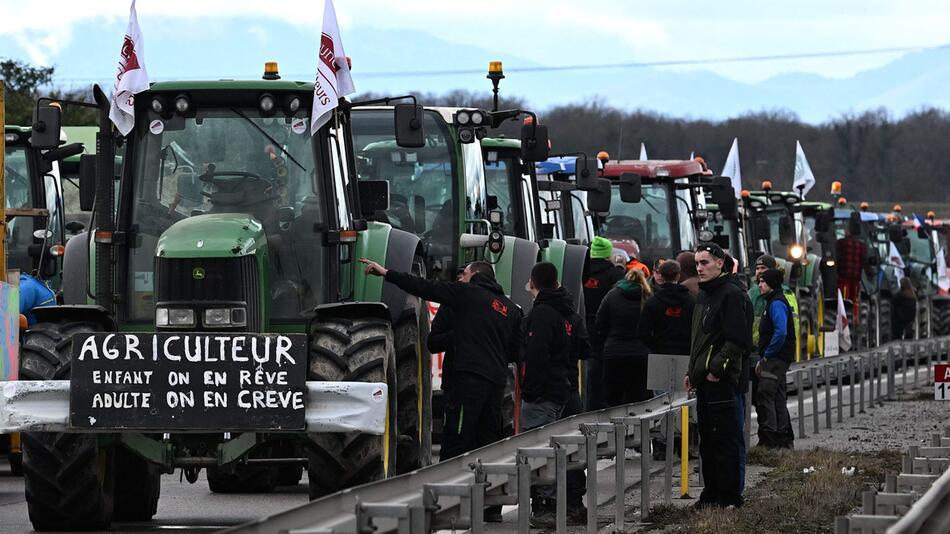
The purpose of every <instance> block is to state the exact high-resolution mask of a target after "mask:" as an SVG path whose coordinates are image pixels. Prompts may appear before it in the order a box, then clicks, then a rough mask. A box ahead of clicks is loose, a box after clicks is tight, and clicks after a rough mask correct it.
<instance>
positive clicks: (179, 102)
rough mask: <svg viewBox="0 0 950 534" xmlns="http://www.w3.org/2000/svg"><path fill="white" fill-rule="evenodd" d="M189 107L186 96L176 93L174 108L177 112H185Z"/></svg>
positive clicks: (189, 103)
mask: <svg viewBox="0 0 950 534" xmlns="http://www.w3.org/2000/svg"><path fill="white" fill-rule="evenodd" d="M189 108H191V102H189V101H188V97H187V96H185V95H178V96H176V97H175V109H176V110H177V111H178V113H182V114H184V113H187V112H188V109H189Z"/></svg>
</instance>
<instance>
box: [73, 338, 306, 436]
mask: <svg viewBox="0 0 950 534" xmlns="http://www.w3.org/2000/svg"><path fill="white" fill-rule="evenodd" d="M306 339H307V338H306V336H305V335H302V334H243V333H221V332H204V333H194V332H182V333H166V332H162V333H153V334H144V333H112V334H103V333H97V334H85V335H77V336H76V338H75V339H74V340H73V355H72V356H73V359H72V375H71V377H70V398H69V406H70V425H71V426H72V427H74V428H81V429H101V430H112V429H118V430H124V429H128V430H235V431H238V430H303V429H304V428H305V426H306V423H305V411H306V378H307V351H306Z"/></svg>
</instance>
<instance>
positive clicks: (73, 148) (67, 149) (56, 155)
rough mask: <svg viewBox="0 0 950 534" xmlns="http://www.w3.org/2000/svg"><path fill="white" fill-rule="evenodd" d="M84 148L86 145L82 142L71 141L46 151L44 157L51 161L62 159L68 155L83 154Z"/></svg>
mask: <svg viewBox="0 0 950 534" xmlns="http://www.w3.org/2000/svg"><path fill="white" fill-rule="evenodd" d="M83 150H85V147H83V144H82V143H70V144H68V145H63V146H61V147H59V148H54V149H52V150H50V151H48V152H46V153H45V154H43V159H44V160H46V161H49V162H53V161H62V160H64V159H66V158H68V157H71V156H76V155H79V154H82V151H83Z"/></svg>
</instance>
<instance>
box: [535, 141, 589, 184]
mask: <svg viewBox="0 0 950 534" xmlns="http://www.w3.org/2000/svg"><path fill="white" fill-rule="evenodd" d="M522 146H524V145H522ZM575 167H576V171H575V172H576V176H577V188H578V189H580V190H581V191H593V190H594V189H597V187H598V185H599V183H600V178H598V177H597V160H596V159H594V158H577V162H576V163H575Z"/></svg>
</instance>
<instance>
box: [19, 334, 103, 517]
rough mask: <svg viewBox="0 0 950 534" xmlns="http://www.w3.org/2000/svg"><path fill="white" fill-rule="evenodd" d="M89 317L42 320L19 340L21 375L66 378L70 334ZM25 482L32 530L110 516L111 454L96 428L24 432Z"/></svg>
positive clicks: (69, 357) (50, 378) (70, 348)
mask: <svg viewBox="0 0 950 534" xmlns="http://www.w3.org/2000/svg"><path fill="white" fill-rule="evenodd" d="M95 331H96V325H95V324H93V323H88V322H76V323H72V322H62V323H57V322H45V323H38V324H36V325H34V326H32V327H31V328H30V329H29V330H27V331H26V332H25V333H24V334H23V336H22V338H21V340H20V379H21V380H56V379H68V378H69V373H70V360H71V358H72V353H73V336H74V335H76V334H84V333H89V332H95ZM22 440H23V483H24V486H25V489H26V503H27V508H28V510H29V515H30V522H31V523H33V528H34V529H36V530H59V531H76V530H103V529H106V528H108V527H109V524H110V523H111V522H112V513H113V488H112V482H113V477H112V475H113V469H112V454H111V453H110V451H107V450H100V449H99V447H98V441H97V439H96V436H95V435H94V434H64V433H52V432H24V433H23V434H22Z"/></svg>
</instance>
